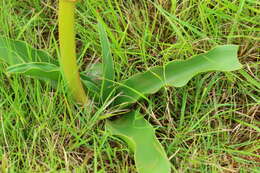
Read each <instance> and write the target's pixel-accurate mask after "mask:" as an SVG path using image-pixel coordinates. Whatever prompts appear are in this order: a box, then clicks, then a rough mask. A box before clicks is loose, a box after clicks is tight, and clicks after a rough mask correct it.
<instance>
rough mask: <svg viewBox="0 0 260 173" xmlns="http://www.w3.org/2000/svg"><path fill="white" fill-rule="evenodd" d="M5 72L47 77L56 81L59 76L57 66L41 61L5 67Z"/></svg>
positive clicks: (40, 77)
mask: <svg viewBox="0 0 260 173" xmlns="http://www.w3.org/2000/svg"><path fill="white" fill-rule="evenodd" d="M7 72H8V73H19V74H25V75H29V76H33V77H37V78H39V79H49V80H53V81H57V80H58V79H59V78H60V76H61V73H60V69H59V67H57V66H56V65H53V64H49V63H42V62H34V63H23V64H17V65H13V66H10V67H8V68H7Z"/></svg>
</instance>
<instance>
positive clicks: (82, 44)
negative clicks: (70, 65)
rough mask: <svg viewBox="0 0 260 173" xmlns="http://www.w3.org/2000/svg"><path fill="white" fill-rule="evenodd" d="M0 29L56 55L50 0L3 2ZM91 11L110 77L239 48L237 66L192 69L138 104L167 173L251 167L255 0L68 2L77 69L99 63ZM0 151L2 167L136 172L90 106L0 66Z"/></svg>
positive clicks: (257, 52)
mask: <svg viewBox="0 0 260 173" xmlns="http://www.w3.org/2000/svg"><path fill="white" fill-rule="evenodd" d="M0 12H1V15H0V26H1V27H0V35H1V36H4V37H8V38H12V39H17V40H24V41H26V42H28V43H30V44H31V45H32V46H34V47H35V48H39V49H45V50H47V51H48V53H49V54H51V55H52V56H53V58H55V59H57V56H58V40H57V35H58V33H57V2H56V1H53V0H22V1H21V0H20V1H17V0H2V1H1V2H0ZM97 14H99V15H100V16H102V18H103V20H104V23H105V24H106V30H107V32H108V36H109V40H110V41H111V46H112V53H113V58H114V60H115V69H116V75H117V76H116V78H117V79H126V78H127V77H128V76H130V75H132V74H135V73H137V72H140V71H144V70H146V69H149V67H152V66H155V65H160V64H164V63H167V62H169V61H170V60H175V59H188V58H189V57H191V56H193V55H196V54H199V53H203V52H205V51H207V50H210V49H211V48H213V47H214V46H216V45H221V44H236V45H239V52H238V57H239V60H240V62H241V63H242V64H243V69H241V70H238V71H235V72H229V73H223V72H211V73H207V74H200V75H198V76H197V77H195V78H194V79H192V80H191V81H190V82H189V83H188V85H187V86H185V87H182V88H172V87H167V88H163V89H161V90H160V91H159V92H158V93H156V94H154V95H152V96H150V97H149V99H150V100H151V101H152V102H150V103H149V104H148V103H147V102H146V101H144V100H140V101H139V103H138V104H140V105H142V112H143V113H144V114H145V115H146V119H147V120H149V121H150V122H151V123H152V124H153V125H154V126H155V127H156V129H157V131H156V135H157V137H158V138H159V140H160V141H161V143H162V144H163V146H164V148H165V150H166V152H167V155H168V157H169V158H170V160H171V163H172V170H173V171H172V172H185V173H186V172H187V173H188V172H205V173H208V172H227V173H229V172H230V173H233V172H250V173H251V172H260V169H259V167H260V142H259V140H260V121H259V120H260V109H259V108H260V105H259V100H260V94H259V93H260V83H259V77H260V74H259V72H260V71H259V60H260V2H259V1H257V0H215V1H212V0H197V1H194V0H179V1H177V0H168V1H166V0H165V1H164V0H158V1H152V0H139V1H137V0H129V1H124V0H107V1H101V0H98V1H97V0H88V1H84V0H82V1H81V2H79V3H78V5H77V12H76V17H77V24H76V30H77V53H78V57H79V63H80V64H81V71H83V70H84V69H85V68H88V67H89V64H91V63H93V62H97V61H99V60H100V56H101V46H100V44H99V37H98V32H97V27H96V26H97V25H96V23H97V19H96V16H97ZM0 78H1V80H0V156H1V158H2V161H1V164H2V168H6V167H8V169H9V170H10V172H62V171H64V172H68V171H69V170H70V171H72V170H74V171H75V172H90V173H92V172H99V173H103V172H108V173H117V172H118V173H135V172H136V169H135V166H134V161H133V154H132V153H131V152H130V151H129V149H128V148H127V146H126V145H125V144H124V143H123V142H122V141H120V140H118V139H117V138H114V137H111V136H110V135H109V133H107V131H106V130H105V128H104V121H99V120H98V118H97V117H98V116H100V115H101V114H104V113H107V112H110V111H112V110H110V109H106V110H105V109H104V108H103V107H104V106H103V107H102V105H97V110H98V111H97V112H95V113H93V112H91V111H89V109H88V108H81V107H77V106H75V104H74V103H73V101H72V99H71V98H69V97H66V89H64V85H63V84H62V82H61V84H60V85H58V87H57V89H53V88H52V86H51V85H50V84H44V83H42V82H40V81H38V80H35V79H33V78H27V77H24V76H20V75H9V74H7V73H6V64H3V63H1V64H0Z"/></svg>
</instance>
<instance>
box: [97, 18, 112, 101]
mask: <svg viewBox="0 0 260 173" xmlns="http://www.w3.org/2000/svg"><path fill="white" fill-rule="evenodd" d="M98 29H99V37H100V42H101V47H102V64H103V67H102V70H103V71H102V73H103V74H102V78H103V80H102V85H101V96H102V98H103V100H106V98H107V97H108V96H109V95H110V93H111V92H112V90H113V88H112V86H113V81H114V77H115V72H114V64H113V58H112V54H111V51H110V43H109V40H108V37H107V33H106V31H105V28H104V27H103V25H102V24H101V23H99V24H98Z"/></svg>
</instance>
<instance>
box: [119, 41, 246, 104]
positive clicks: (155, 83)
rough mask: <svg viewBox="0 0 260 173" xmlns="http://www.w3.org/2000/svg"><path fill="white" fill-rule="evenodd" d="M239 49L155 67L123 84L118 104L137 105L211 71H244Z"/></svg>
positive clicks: (216, 50)
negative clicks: (150, 95)
mask: <svg viewBox="0 0 260 173" xmlns="http://www.w3.org/2000/svg"><path fill="white" fill-rule="evenodd" d="M237 50H238V46H235V45H223V46H218V47H216V48H214V49H212V50H210V51H209V52H207V53H204V54H200V55H196V56H194V57H192V58H190V59H188V60H185V61H179V60H177V61H171V62H169V63H168V64H166V65H165V66H164V67H153V68H151V69H150V70H149V71H146V72H144V73H139V74H137V75H135V76H133V77H130V78H129V79H127V80H125V81H123V82H121V83H120V87H119V88H118V92H119V93H121V96H119V97H118V98H117V100H116V103H117V104H122V103H133V102H136V101H137V100H138V99H139V98H141V97H145V95H147V94H152V93H155V92H157V91H158V90H159V89H160V88H161V87H163V86H167V85H169V86H174V87H182V86H184V85H186V84H187V83H188V81H189V80H190V79H191V78H192V77H193V76H195V75H197V74H199V73H202V72H207V71H233V70H238V69H240V68H241V64H240V63H239V61H238V59H237Z"/></svg>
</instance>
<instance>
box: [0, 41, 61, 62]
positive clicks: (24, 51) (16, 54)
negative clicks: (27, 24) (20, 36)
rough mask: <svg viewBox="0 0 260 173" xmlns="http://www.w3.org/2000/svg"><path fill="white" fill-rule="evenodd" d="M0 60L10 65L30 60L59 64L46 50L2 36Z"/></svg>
mask: <svg viewBox="0 0 260 173" xmlns="http://www.w3.org/2000/svg"><path fill="white" fill-rule="evenodd" d="M0 60H2V61H4V62H6V63H7V64H8V65H15V64H22V63H29V62H51V63H54V64H58V63H57V61H55V60H54V59H53V58H51V57H50V56H49V55H48V54H47V53H46V52H45V51H42V50H37V49H34V48H32V47H31V46H30V45H29V44H27V43H25V42H22V41H16V40H12V39H8V38H5V37H0Z"/></svg>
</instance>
